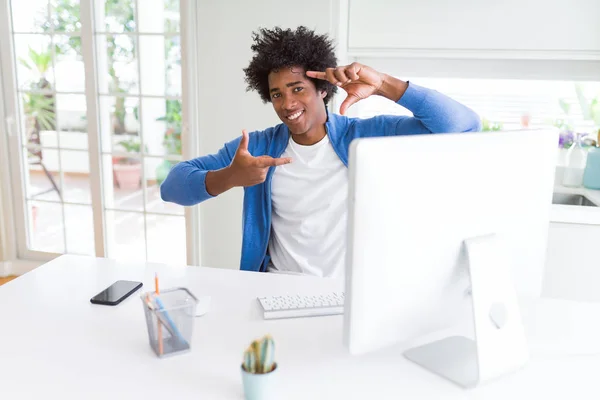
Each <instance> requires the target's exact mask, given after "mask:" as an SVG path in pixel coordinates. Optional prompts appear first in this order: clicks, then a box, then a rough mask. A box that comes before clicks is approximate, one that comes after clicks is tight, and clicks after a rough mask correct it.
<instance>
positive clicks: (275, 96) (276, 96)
mask: <svg viewBox="0 0 600 400" xmlns="http://www.w3.org/2000/svg"><path fill="white" fill-rule="evenodd" d="M278 97H281V93H274V94H273V96H272V98H273V99H276V98H278Z"/></svg>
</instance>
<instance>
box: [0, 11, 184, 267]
mask: <svg viewBox="0 0 600 400" xmlns="http://www.w3.org/2000/svg"><path fill="white" fill-rule="evenodd" d="M141 3H142V2H141V0H31V1H20V0H19V1H16V0H13V1H11V2H10V15H9V19H10V21H0V23H3V24H4V23H5V22H7V23H6V24H5V26H12V30H11V31H10V32H9V33H10V36H11V37H12V39H13V42H12V49H13V51H12V60H9V61H11V62H6V61H4V60H3V62H4V63H5V64H4V65H3V66H4V67H5V68H6V67H7V66H8V68H7V69H9V70H10V72H11V74H9V75H10V76H12V77H13V78H14V79H12V82H7V81H10V80H11V79H10V78H5V87H7V89H6V90H5V93H11V89H14V90H13V91H12V93H15V92H16V93H17V96H16V97H14V99H13V98H12V97H11V96H6V97H7V98H8V102H10V101H13V103H15V104H12V106H13V107H12V110H13V112H14V115H17V117H16V118H15V119H16V120H18V132H19V140H18V142H17V143H16V144H13V148H11V151H12V150H15V151H14V154H13V155H14V156H15V157H13V158H11V164H10V167H11V169H12V176H13V178H14V182H18V183H19V185H20V187H15V190H14V191H15V194H14V196H13V197H14V199H15V203H17V204H18V205H19V207H17V212H18V215H17V217H16V218H17V224H18V225H19V226H20V229H19V232H20V234H19V235H18V236H19V238H18V241H19V246H18V247H19V253H20V256H21V257H24V258H47V257H51V256H52V255H54V254H62V253H74V254H84V255H97V256H107V257H111V258H119V259H123V260H139V261H154V262H169V263H179V264H186V263H187V262H186V261H187V260H186V217H185V215H184V210H183V208H182V207H179V206H175V205H173V204H166V203H164V202H163V201H162V200H161V199H160V194H159V190H158V189H159V185H160V183H161V182H162V180H164V179H165V177H166V175H167V173H168V172H169V170H170V168H172V166H173V165H175V164H176V163H177V162H179V161H181V159H182V137H181V136H182V127H183V123H184V120H183V117H184V116H183V115H182V99H183V93H182V88H183V87H184V85H183V83H182V69H181V34H180V30H181V29H180V27H181V23H180V14H181V13H180V4H179V0H144V1H143V7H141V6H140V4H141ZM8 22H11V23H12V24H9V23H8ZM92 26H93V27H94V28H93V31H92V30H91V29H90V28H89V27H92ZM7 33H8V32H7ZM9 109H11V107H9ZM21 171H23V172H21Z"/></svg>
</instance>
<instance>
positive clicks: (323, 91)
mask: <svg viewBox="0 0 600 400" xmlns="http://www.w3.org/2000/svg"><path fill="white" fill-rule="evenodd" d="M325 97H327V90H321V98H322V99H324V98H325Z"/></svg>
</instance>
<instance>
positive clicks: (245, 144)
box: [238, 129, 249, 151]
mask: <svg viewBox="0 0 600 400" xmlns="http://www.w3.org/2000/svg"><path fill="white" fill-rule="evenodd" d="M248 140H249V139H248V132H247V131H246V130H245V129H244V130H242V140H240V144H239V146H238V151H239V150H248Z"/></svg>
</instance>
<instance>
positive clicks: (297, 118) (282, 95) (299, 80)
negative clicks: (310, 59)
mask: <svg viewBox="0 0 600 400" xmlns="http://www.w3.org/2000/svg"><path fill="white" fill-rule="evenodd" d="M269 92H270V94H271V102H272V103H273V108H274V109H275V112H276V113H277V115H278V116H279V119H281V121H282V122H283V123H284V124H286V125H287V127H288V128H289V130H290V132H291V133H292V134H293V135H302V134H305V133H307V132H309V131H311V130H312V129H314V128H316V127H318V126H320V125H323V124H324V123H325V121H327V113H326V111H325V104H324V103H323V98H325V96H326V95H327V93H326V92H324V91H319V90H317V88H316V87H315V85H314V83H312V82H311V80H310V79H309V78H307V77H306V75H305V71H304V69H303V68H301V67H291V68H282V69H281V70H278V71H272V72H271V73H270V74H269Z"/></svg>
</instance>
